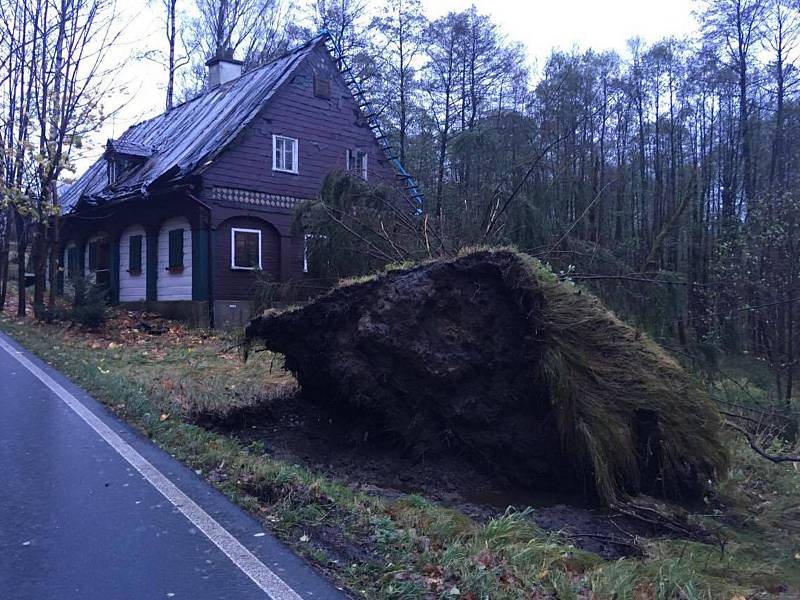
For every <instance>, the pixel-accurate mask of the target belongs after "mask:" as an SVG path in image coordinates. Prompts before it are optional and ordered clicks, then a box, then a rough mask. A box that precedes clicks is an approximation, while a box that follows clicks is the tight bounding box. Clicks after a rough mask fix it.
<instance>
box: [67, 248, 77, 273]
mask: <svg viewBox="0 0 800 600" xmlns="http://www.w3.org/2000/svg"><path fill="white" fill-rule="evenodd" d="M79 274H80V263H79V262H78V247H77V246H70V247H69V248H67V278H68V279H74V278H75V277H77V276H78V275H79Z"/></svg>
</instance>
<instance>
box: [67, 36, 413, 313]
mask: <svg viewBox="0 0 800 600" xmlns="http://www.w3.org/2000/svg"><path fill="white" fill-rule="evenodd" d="M328 44H329V40H328V38H327V36H324V35H322V36H318V37H316V38H314V39H312V40H311V41H309V42H308V43H306V44H304V45H303V46H301V47H299V48H296V49H295V50H293V51H290V52H289V53H287V54H286V55H285V56H282V57H281V58H278V59H277V60H275V61H273V62H271V63H269V64H267V65H265V66H263V67H261V68H258V69H255V70H253V71H250V72H248V73H245V74H241V63H240V62H238V61H236V60H233V58H232V55H230V54H228V55H223V56H217V57H215V58H213V59H211V60H209V62H208V63H207V65H208V68H209V77H208V89H207V91H206V92H205V93H204V94H203V95H201V96H199V97H198V98H195V99H194V100H190V101H188V102H186V103H184V104H181V105H179V106H177V107H175V108H174V109H172V110H170V111H168V112H165V113H163V114H161V115H159V116H157V117H155V118H153V119H150V120H147V121H144V122H142V123H139V124H138V125H134V126H133V127H131V128H130V129H128V130H127V131H126V132H125V133H124V134H123V135H122V136H121V137H119V138H118V139H114V140H109V141H108V144H107V148H106V151H105V153H104V155H103V157H102V158H100V159H99V160H98V161H97V162H96V163H95V164H94V165H93V166H92V167H91V168H89V170H88V171H87V172H86V173H84V174H83V176H81V177H80V179H78V181H76V182H75V183H74V184H73V185H72V186H70V187H69V188H68V190H66V191H65V192H64V193H63V194H62V204H63V206H64V213H65V215H66V216H65V218H64V219H63V230H62V233H61V239H62V240H63V258H62V264H64V265H65V278H64V280H65V282H67V283H66V286H67V287H68V285H69V281H70V280H71V279H72V278H73V277H74V276H76V275H85V276H87V277H89V278H91V279H93V280H94V281H97V282H98V283H102V284H105V285H107V286H108V289H109V297H110V299H111V301H112V302H119V303H134V304H138V305H142V304H146V305H147V306H148V307H149V308H150V309H152V310H157V311H160V312H163V313H165V314H168V315H171V316H177V317H184V318H189V319H191V320H192V321H194V322H196V323H200V324H211V325H216V326H223V325H226V324H238V323H242V322H243V321H244V320H245V319H247V318H248V317H249V314H250V309H251V302H250V299H251V293H252V285H253V282H254V280H255V277H256V272H257V271H258V270H261V271H263V272H265V273H267V274H269V275H270V276H272V277H273V278H274V279H276V280H288V279H294V278H301V277H303V273H304V270H305V267H306V261H305V260H304V236H303V235H302V233H301V234H297V233H293V231H292V221H293V212H294V210H295V209H296V207H297V206H298V205H299V204H300V203H302V202H304V201H306V200H308V199H311V198H315V197H316V196H317V195H318V193H319V190H320V187H321V185H322V182H323V179H324V178H325V176H326V175H327V174H328V173H329V172H331V171H332V170H335V169H349V170H351V171H354V172H356V173H357V174H358V175H359V176H361V177H365V178H367V179H369V180H384V181H386V180H391V181H395V180H397V178H398V173H399V174H400V180H403V179H404V178H405V179H407V180H408V181H409V182H410V183H411V185H412V186H413V182H411V180H410V177H408V176H407V175H406V174H405V171H403V169H402V166H400V165H399V163H397V164H393V161H394V162H395V163H396V160H395V159H393V158H392V157H391V156H389V155H388V153H387V146H386V143H385V139H384V138H383V136H382V135H380V133H379V126H378V125H377V124H376V123H375V119H374V117H373V116H372V115H370V114H368V112H369V108H368V107H369V105H368V103H367V102H366V101H365V100H364V99H363V94H361V92H360V91H359V89H358V85H357V84H355V82H353V81H349V80H348V79H349V77H348V76H347V70H346V68H344V69H343V68H342V63H341V61H339V60H338V59H337V58H336V57H335V56H334V55H332V53H331V48H329V46H328ZM365 108H366V110H365ZM376 131H377V134H376Z"/></svg>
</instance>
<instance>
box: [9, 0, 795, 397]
mask: <svg viewBox="0 0 800 600" xmlns="http://www.w3.org/2000/svg"><path fill="white" fill-rule="evenodd" d="M149 6H150V7H151V8H152V9H154V10H157V11H158V12H159V15H161V18H162V28H163V30H162V31H161V33H160V34H159V35H160V39H161V40H162V42H163V43H162V45H161V47H158V48H138V49H136V51H135V52H134V57H133V58H132V59H130V60H139V61H149V62H150V63H152V65H153V67H152V68H153V69H154V72H156V71H157V72H158V76H159V77H163V78H164V80H165V86H164V87H165V97H164V107H165V108H167V109H169V108H170V107H171V106H173V105H174V104H176V103H178V102H180V101H182V100H185V99H187V98H191V97H193V96H194V95H196V94H198V93H202V86H203V78H204V71H203V69H204V67H203V63H204V60H205V58H206V57H207V56H208V55H210V54H211V52H212V51H213V49H214V48H218V47H230V48H233V49H234V51H235V53H236V55H237V56H239V57H241V58H243V59H244V60H245V68H246V69H252V68H255V67H257V66H258V65H260V64H263V63H265V62H267V61H269V60H270V59H271V58H273V57H275V56H277V55H279V54H281V52H283V51H285V50H286V49H287V48H289V47H291V46H293V45H294V44H296V43H299V42H302V41H304V40H306V39H308V38H309V37H311V36H312V35H314V34H315V33H316V32H318V31H321V30H326V31H328V32H329V34H330V35H331V36H332V37H333V39H334V41H335V42H336V44H337V46H338V48H339V50H340V52H341V54H342V56H343V57H344V58H345V60H346V64H347V66H348V68H349V69H350V71H349V73H351V74H352V76H353V77H354V78H356V79H357V80H358V81H359V82H360V83H361V85H362V86H363V88H364V90H365V92H366V94H367V96H368V97H369V98H370V99H371V106H370V110H374V111H375V112H376V114H377V115H378V116H379V118H380V120H381V122H382V124H383V127H384V130H385V132H386V135H387V136H388V137H389V138H390V140H391V141H392V146H393V148H394V150H395V153H396V156H397V157H398V158H399V159H400V161H401V162H402V163H403V164H404V165H405V167H406V169H407V170H408V171H409V172H410V173H411V174H413V176H414V177H415V179H416V185H417V188H416V189H417V190H418V191H419V195H418V196H416V197H414V198H412V199H410V200H409V199H408V198H406V200H408V201H410V202H411V203H412V205H413V211H410V212H409V211H397V210H396V208H394V207H395V206H396V203H393V202H387V201H386V197H387V193H384V192H383V191H376V190H374V189H363V186H360V184H358V183H357V182H350V183H346V182H342V181H337V180H335V178H334V179H332V180H331V181H329V185H327V186H326V188H325V189H323V190H322V192H321V196H320V202H319V203H316V204H315V205H314V206H311V207H309V208H308V210H307V213H308V214H307V215H306V217H308V218H307V221H313V223H315V224H316V225H315V226H317V227H324V228H326V235H320V236H316V239H317V240H319V243H318V244H317V245H318V246H320V248H319V250H320V251H324V253H325V256H326V259H325V261H322V262H324V263H325V264H324V265H322V266H321V267H319V270H320V271H321V272H322V274H324V275H325V276H330V275H335V276H343V275H350V274H353V273H357V272H360V271H361V272H363V271H369V270H373V269H375V268H376V267H380V266H382V265H385V264H387V263H390V262H403V261H405V260H408V259H417V258H423V257H426V256H450V255H454V254H456V253H458V252H459V251H460V250H461V249H464V248H468V247H472V246H479V245H492V246H496V245H513V246H515V247H516V248H518V249H520V250H521V251H524V252H527V253H529V254H531V255H533V256H536V257H538V258H540V259H542V260H543V261H545V262H548V263H550V265H551V266H553V268H554V269H555V270H556V271H557V272H559V273H560V274H561V276H562V277H563V278H565V279H571V280H573V281H576V282H583V283H585V284H587V285H589V286H590V287H591V288H593V289H594V290H595V291H596V292H597V293H598V294H599V295H600V296H601V297H602V298H603V300H604V301H605V302H606V303H607V304H609V305H610V306H612V307H613V308H614V309H615V310H616V311H618V312H619V313H620V314H621V315H623V316H624V317H625V318H627V319H628V320H630V321H631V322H633V323H636V324H638V325H639V326H641V327H643V328H645V329H646V330H648V331H649V332H650V333H651V334H652V335H653V336H654V337H655V338H656V339H657V340H658V341H659V342H661V343H662V344H664V345H666V346H668V347H674V348H675V349H676V350H677V351H678V352H687V353H690V354H693V355H698V356H703V357H705V358H706V359H707V360H713V359H714V358H713V357H714V356H716V355H718V354H719V353H720V352H745V353H749V354H752V355H754V356H755V357H757V358H759V359H760V360H763V361H765V363H767V364H768V365H769V367H770V371H771V372H772V373H773V374H774V390H775V393H776V394H777V395H776V397H777V398H778V399H779V400H780V401H782V402H784V403H785V405H786V407H787V408H788V407H789V405H790V403H791V398H792V395H793V388H794V373H795V370H796V363H797V357H796V354H797V352H796V350H795V337H796V332H795V329H796V318H797V306H796V304H797V300H798V299H800V296H799V295H798V293H799V292H800V290H798V283H797V279H798V266H797V256H796V255H797V253H798V247H797V241H796V240H797V235H796V233H795V231H796V229H797V227H798V226H800V223H798V202H797V199H796V191H795V188H796V186H797V177H796V170H797V161H798V159H799V158H800V154H799V153H798V152H799V150H800V148H798V146H797V142H796V139H797V137H798V136H797V131H798V127H800V105H799V104H798V99H799V97H798V94H799V93H800V90H798V86H797V83H798V73H797V68H796V65H795V62H796V60H797V46H798V43H800V38H798V36H800V18H799V17H798V15H799V14H800V13H798V7H797V6H796V4H795V3H793V2H789V1H788V0H707V1H701V0H698V2H697V4H696V5H695V10H696V17H697V20H698V23H699V29H698V33H697V34H692V35H690V36H685V37H672V38H668V39H664V40H660V41H657V42H653V43H648V42H644V41H642V40H640V39H636V38H634V39H631V40H629V41H628V42H627V52H625V53H624V55H621V54H618V53H616V52H613V51H600V52H599V51H594V50H591V49H573V50H570V51H553V52H552V53H551V54H550V55H549V57H548V58H547V59H546V61H544V63H543V64H540V65H532V64H531V62H530V60H529V57H528V53H527V50H526V48H525V45H524V42H525V40H521V41H512V40H510V39H509V38H508V37H507V36H506V35H505V34H504V32H503V31H502V30H501V29H500V27H499V26H498V25H497V24H496V23H495V22H493V20H492V17H491V16H490V15H487V14H482V13H481V12H480V11H478V9H476V8H475V7H474V6H472V7H468V8H465V9H464V10H462V11H460V12H452V13H449V14H446V15H444V16H442V17H440V18H437V19H435V20H430V19H428V18H427V17H426V16H425V12H424V10H423V6H422V5H421V4H420V3H419V2H418V1H415V0H387V1H386V2H383V3H382V4H380V5H379V6H377V5H375V4H374V3H369V2H367V1H366V0H315V1H313V2H311V3H308V4H303V5H297V6H295V5H287V4H285V3H282V2H277V1H276V0H161V1H159V2H156V3H154V4H151V5H149ZM117 10H118V8H117V6H116V5H115V3H114V2H112V1H111V0H36V1H35V2H24V1H22V0H4V1H3V3H2V30H0V55H1V56H2V63H1V64H2V66H0V90H1V91H0V112H2V128H1V129H0V137H2V144H3V147H4V149H5V151H4V157H3V161H2V163H1V164H2V166H0V169H2V173H0V176H1V177H2V185H3V196H2V204H1V205H0V309H5V310H7V311H8V310H16V311H17V312H18V313H20V314H22V313H24V312H25V310H26V305H25V294H24V293H22V294H20V295H19V298H20V300H19V302H18V305H17V306H16V307H13V308H12V307H8V306H6V290H7V283H8V281H9V280H12V279H16V280H17V283H18V284H20V283H22V284H23V285H21V286H20V289H21V290H24V289H25V286H24V279H25V274H26V273H33V274H34V280H35V281H34V286H33V305H34V307H37V306H39V307H41V306H45V305H47V304H48V303H50V304H52V303H53V302H55V298H54V293H53V291H54V288H55V286H49V285H48V283H47V282H48V280H50V279H53V278H54V277H57V274H58V270H59V268H60V266H59V261H58V256H57V252H56V248H57V246H58V227H59V226H58V219H59V212H60V208H59V203H58V194H59V189H62V186H63V185H68V184H69V182H70V181H72V180H73V179H74V178H75V177H76V176H77V175H79V174H80V173H76V166H75V165H76V161H78V160H79V159H80V158H81V157H82V152H83V147H84V145H85V143H84V141H85V140H87V139H89V138H90V136H91V135H92V132H94V131H96V130H98V128H100V127H101V126H102V124H103V123H104V122H105V121H106V120H107V119H108V118H109V116H110V114H112V111H111V110H109V109H108V108H107V106H110V102H109V98H113V97H115V94H118V93H119V92H120V88H121V84H120V83H119V80H118V78H117V77H116V73H117V72H118V71H119V69H121V68H122V64H120V63H119V61H117V59H116V57H117V56H118V53H117V52H116V50H117V46H116V45H117V44H118V43H119V36H120V35H121V30H120V27H121V26H120V25H119V23H118V22H117V20H116V19H115V16H116V15H117ZM343 64H344V63H343ZM376 199H379V201H376ZM342 203H350V204H352V203H360V204H361V205H362V206H363V207H364V210H362V211H360V212H358V211H356V212H354V211H352V210H345V209H344V207H343V206H342ZM353 215H357V216H353ZM311 217H314V218H315V219H316V220H313V219H311ZM337 253H338V255H339V258H336V257H337Z"/></svg>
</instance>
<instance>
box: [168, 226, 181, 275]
mask: <svg viewBox="0 0 800 600" xmlns="http://www.w3.org/2000/svg"><path fill="white" fill-rule="evenodd" d="M167 270H168V271H174V272H177V273H180V272H181V271H183V229H173V230H171V231H170V232H169V266H168V267H167Z"/></svg>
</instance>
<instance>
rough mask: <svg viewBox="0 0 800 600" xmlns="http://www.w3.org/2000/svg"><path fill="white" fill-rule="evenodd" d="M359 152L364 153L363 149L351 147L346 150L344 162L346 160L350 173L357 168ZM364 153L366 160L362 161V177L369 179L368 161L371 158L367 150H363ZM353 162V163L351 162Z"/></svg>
mask: <svg viewBox="0 0 800 600" xmlns="http://www.w3.org/2000/svg"><path fill="white" fill-rule="evenodd" d="M359 153H362V152H361V150H351V149H350V148H348V149H347V150H345V152H344V162H345V165H346V166H347V172H348V173H352V172H353V170H354V169H355V168H356V166H358V155H359ZM362 154H363V155H364V160H363V162H362V163H361V179H363V180H364V181H367V175H368V172H369V168H368V166H367V161H368V159H369V154H368V153H367V152H363V153H362ZM351 162H352V163H353V164H351Z"/></svg>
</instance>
